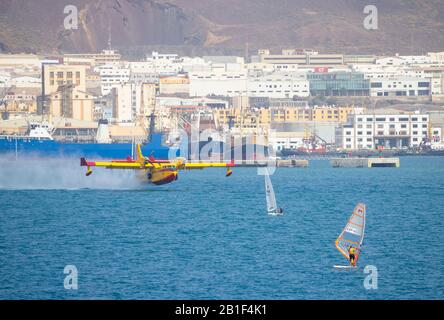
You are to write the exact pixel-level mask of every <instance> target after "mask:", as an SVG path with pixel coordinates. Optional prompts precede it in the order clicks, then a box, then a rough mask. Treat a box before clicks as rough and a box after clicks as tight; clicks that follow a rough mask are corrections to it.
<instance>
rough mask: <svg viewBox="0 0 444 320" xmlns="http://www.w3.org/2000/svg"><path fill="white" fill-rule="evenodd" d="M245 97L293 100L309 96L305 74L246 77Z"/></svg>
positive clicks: (277, 73) (278, 73)
mask: <svg viewBox="0 0 444 320" xmlns="http://www.w3.org/2000/svg"><path fill="white" fill-rule="evenodd" d="M247 95H248V96H250V97H268V98H275V99H278V98H293V97H308V96H309V95H310V90H309V82H308V80H307V79H306V75H305V73H303V74H301V73H281V72H276V73H272V74H268V75H262V76H257V77H252V76H250V77H248V81H247Z"/></svg>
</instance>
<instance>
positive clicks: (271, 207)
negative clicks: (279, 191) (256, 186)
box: [264, 168, 284, 216]
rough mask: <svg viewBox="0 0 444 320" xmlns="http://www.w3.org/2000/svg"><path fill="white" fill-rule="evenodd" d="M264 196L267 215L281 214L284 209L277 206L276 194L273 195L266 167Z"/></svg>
mask: <svg viewBox="0 0 444 320" xmlns="http://www.w3.org/2000/svg"><path fill="white" fill-rule="evenodd" d="M264 177H265V197H266V199H267V211H268V214H269V215H273V216H282V215H283V214H284V211H283V210H282V209H281V208H278V207H277V204H276V196H275V195H274V190H273V184H272V183H271V179H270V174H269V172H268V168H265V175H264Z"/></svg>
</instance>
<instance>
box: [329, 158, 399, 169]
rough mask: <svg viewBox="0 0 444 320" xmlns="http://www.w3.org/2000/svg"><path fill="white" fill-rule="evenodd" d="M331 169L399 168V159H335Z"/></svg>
mask: <svg viewBox="0 0 444 320" xmlns="http://www.w3.org/2000/svg"><path fill="white" fill-rule="evenodd" d="M330 163H331V166H332V167H333V168H378V167H379V168H381V167H384V168H399V166H400V161H399V158H335V159H331V161H330Z"/></svg>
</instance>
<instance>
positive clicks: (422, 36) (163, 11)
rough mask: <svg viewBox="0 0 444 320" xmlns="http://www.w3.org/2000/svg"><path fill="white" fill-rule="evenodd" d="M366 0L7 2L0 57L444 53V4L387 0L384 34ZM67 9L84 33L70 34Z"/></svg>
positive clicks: (382, 8)
mask: <svg viewBox="0 0 444 320" xmlns="http://www.w3.org/2000/svg"><path fill="white" fill-rule="evenodd" d="M365 3H366V2H365V1H361V0H335V1H321V0H310V1H309V0H157V1H156V0H97V1H91V0H38V1H36V0H1V2H0V51H4V52H23V51H26V52H41V53H59V52H85V51H99V50H101V49H103V48H106V47H107V43H108V38H109V34H111V41H112V45H113V46H114V47H118V48H125V49H131V48H140V47H144V46H145V47H153V46H160V47H187V48H195V50H197V51H199V50H201V51H202V52H219V51H224V52H230V51H235V52H243V50H244V48H245V47H246V44H247V43H248V48H249V49H250V50H252V51H253V50H256V49H258V48H272V49H279V48H282V47H297V48H303V47H305V48H313V49H316V50H319V51H325V52H347V53H393V52H401V53H422V52H426V51H437V50H441V51H442V50H444V32H443V30H444V1H441V0H422V1H414V0H379V1H377V2H376V4H377V7H378V9H379V30H376V31H368V30H365V29H364V28H363V26H362V22H363V19H364V17H365V14H364V13H363V8H364V6H365ZM67 4H74V5H76V6H77V7H78V8H79V19H80V22H79V29H78V30H73V31H67V30H64V28H63V20H64V18H65V15H64V13H63V9H64V7H65V6H66V5H67Z"/></svg>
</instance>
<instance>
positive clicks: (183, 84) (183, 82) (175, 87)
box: [159, 76, 190, 95]
mask: <svg viewBox="0 0 444 320" xmlns="http://www.w3.org/2000/svg"><path fill="white" fill-rule="evenodd" d="M159 91H160V94H162V95H163V94H164V95H176V94H179V95H188V94H189V92H190V80H189V79H188V77H185V76H170V77H161V78H160V81H159Z"/></svg>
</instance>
